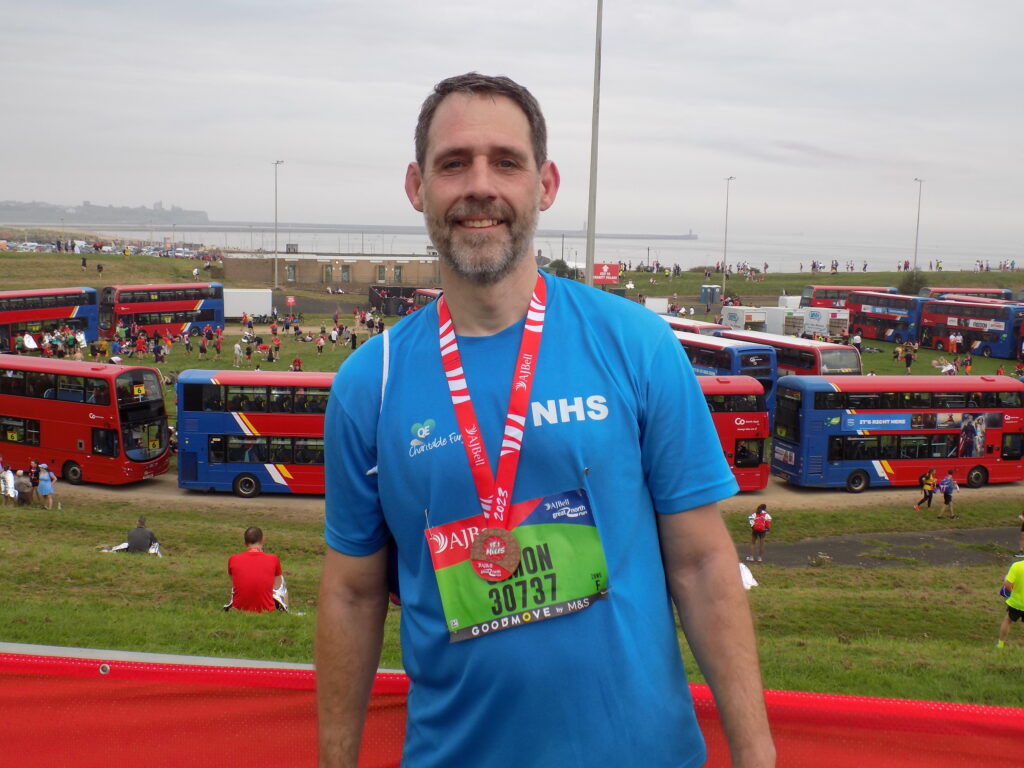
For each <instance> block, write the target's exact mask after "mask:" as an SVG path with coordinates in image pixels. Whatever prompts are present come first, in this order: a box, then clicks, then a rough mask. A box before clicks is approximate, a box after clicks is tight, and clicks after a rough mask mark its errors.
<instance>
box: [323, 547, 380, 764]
mask: <svg viewBox="0 0 1024 768" xmlns="http://www.w3.org/2000/svg"><path fill="white" fill-rule="evenodd" d="M386 574H387V548H386V547H383V548H381V549H380V550H378V551H377V552H375V553H373V554H372V555H367V556H365V557H352V556H349V555H343V554H341V553H340V552H337V551H335V550H333V549H331V548H330V547H328V549H327V556H326V558H325V560H324V571H323V575H322V577H321V579H320V599H319V605H318V608H317V627H316V649H315V657H316V679H317V682H316V692H317V707H318V712H319V717H320V766H321V768H327V767H328V766H331V767H334V766H353V768H354V766H355V765H356V762H357V761H358V759H359V742H360V739H361V737H362V731H363V721H364V719H365V717H366V708H367V705H368V703H369V700H370V688H371V686H372V685H373V679H374V676H375V674H376V672H377V665H378V663H379V662H380V649H381V643H382V642H383V636H384V617H385V616H386V614H387V594H388V590H387V575H386Z"/></svg>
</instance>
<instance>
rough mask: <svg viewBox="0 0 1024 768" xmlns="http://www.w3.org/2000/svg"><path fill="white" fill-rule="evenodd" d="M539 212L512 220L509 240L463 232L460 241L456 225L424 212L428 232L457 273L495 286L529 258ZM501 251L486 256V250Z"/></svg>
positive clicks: (436, 246) (476, 281)
mask: <svg viewBox="0 0 1024 768" xmlns="http://www.w3.org/2000/svg"><path fill="white" fill-rule="evenodd" d="M537 213H538V212H537V211H536V210H533V211H530V212H529V213H528V214H527V215H526V217H525V218H523V219H521V220H520V219H515V220H511V219H508V218H507V217H506V221H509V222H510V223H509V224H508V240H507V241H506V242H504V243H498V242H496V241H495V240H494V236H493V235H491V234H483V233H481V234H479V235H476V234H473V233H471V232H470V233H463V234H462V235H461V236H460V238H459V240H458V242H456V238H455V237H454V236H453V225H452V224H450V223H449V222H448V221H447V220H446V219H445V218H437V217H435V216H432V215H430V214H429V213H428V214H425V215H424V220H425V221H426V224H427V232H428V233H429V234H430V239H431V241H432V242H433V244H434V247H435V248H437V252H438V254H439V255H440V258H441V260H442V261H443V262H444V263H445V264H446V265H447V266H448V268H449V269H451V270H452V272H454V273H455V274H456V275H458V276H459V277H461V278H462V279H464V280H466V281H467V282H470V283H473V284H475V285H494V284H495V283H499V282H501V281H502V280H503V279H504V278H506V277H508V276H509V275H510V274H512V272H513V271H515V269H516V267H518V266H519V264H520V263H521V262H522V261H523V259H525V258H526V256H527V253H528V252H529V250H530V245H531V243H532V241H533V233H534V229H535V228H536V226H537ZM495 249H497V250H498V253H497V254H495V257H494V258H487V252H488V251H492V250H495Z"/></svg>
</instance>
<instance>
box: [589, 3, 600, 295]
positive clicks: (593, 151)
mask: <svg viewBox="0 0 1024 768" xmlns="http://www.w3.org/2000/svg"><path fill="white" fill-rule="evenodd" d="M603 12H604V2H603V0H597V30H596V32H595V35H594V108H593V110H592V112H591V117H590V199H589V200H588V202H587V266H586V275H585V276H584V280H585V281H586V283H587V285H593V284H594V231H595V226H594V225H595V223H596V221H597V126H598V122H599V120H598V118H599V116H600V113H601V18H602V15H603Z"/></svg>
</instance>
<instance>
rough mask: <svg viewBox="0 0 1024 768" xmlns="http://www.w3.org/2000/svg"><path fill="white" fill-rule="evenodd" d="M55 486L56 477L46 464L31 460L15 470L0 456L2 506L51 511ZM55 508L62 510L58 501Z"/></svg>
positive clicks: (0, 499) (0, 495)
mask: <svg viewBox="0 0 1024 768" xmlns="http://www.w3.org/2000/svg"><path fill="white" fill-rule="evenodd" d="M56 485H57V476H56V475H55V474H54V473H53V472H52V471H51V470H50V467H49V465H48V464H45V463H40V462H38V461H36V460H35V459H32V460H31V461H29V463H28V466H27V467H23V468H16V467H15V466H14V464H13V463H12V462H5V461H4V457H3V456H0V501H2V503H3V506H22V507H37V508H39V509H53V507H54V496H55V493H54V489H55V486H56ZM56 506H57V509H63V508H64V505H63V504H62V503H61V502H59V501H58V502H56Z"/></svg>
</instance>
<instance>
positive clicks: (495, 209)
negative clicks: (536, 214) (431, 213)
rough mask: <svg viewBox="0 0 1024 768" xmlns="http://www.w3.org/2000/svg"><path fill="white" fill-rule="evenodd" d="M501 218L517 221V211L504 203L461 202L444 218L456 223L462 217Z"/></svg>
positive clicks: (507, 220)
mask: <svg viewBox="0 0 1024 768" xmlns="http://www.w3.org/2000/svg"><path fill="white" fill-rule="evenodd" d="M474 217H476V218H484V219H501V220H502V221H504V222H506V223H509V224H511V223H512V222H514V221H515V219H516V215H515V211H513V210H512V208H511V207H509V206H508V205H504V204H503V203H497V202H493V203H475V202H467V203H460V204H459V205H457V206H455V207H454V208H452V209H450V210H449V211H448V213H446V214H445V217H444V220H445V222H446V223H448V224H454V223H456V222H458V221H461V220H462V219H468V218H474Z"/></svg>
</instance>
